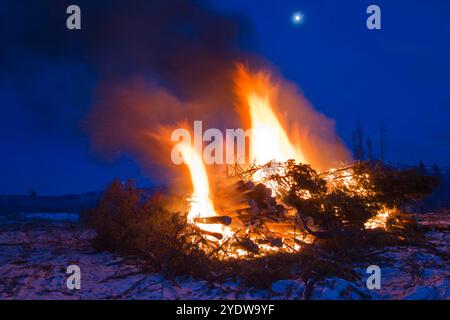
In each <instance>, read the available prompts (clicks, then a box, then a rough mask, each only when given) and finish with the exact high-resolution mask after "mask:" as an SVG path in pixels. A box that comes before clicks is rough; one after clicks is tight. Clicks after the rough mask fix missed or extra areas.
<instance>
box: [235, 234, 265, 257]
mask: <svg viewBox="0 0 450 320" xmlns="http://www.w3.org/2000/svg"><path fill="white" fill-rule="evenodd" d="M235 239H236V241H237V243H238V247H240V248H241V249H243V250H245V251H248V252H251V253H258V252H259V246H258V245H257V244H256V243H254V242H253V241H252V240H250V239H249V238H237V237H235Z"/></svg>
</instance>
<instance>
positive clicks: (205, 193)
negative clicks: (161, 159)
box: [177, 142, 224, 234]
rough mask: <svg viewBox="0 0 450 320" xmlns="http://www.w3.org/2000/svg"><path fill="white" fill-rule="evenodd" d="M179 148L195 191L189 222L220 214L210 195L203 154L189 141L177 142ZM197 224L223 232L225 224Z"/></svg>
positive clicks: (210, 229)
mask: <svg viewBox="0 0 450 320" xmlns="http://www.w3.org/2000/svg"><path fill="white" fill-rule="evenodd" d="M177 148H178V151H179V152H180V154H181V156H182V157H183V159H184V162H185V163H186V165H187V166H188V169H189V174H190V176H191V182H192V187H193V192H192V195H191V198H190V199H189V202H190V208H189V212H188V216H187V219H188V222H190V223H194V219H195V218H201V217H213V216H217V215H218V214H217V213H216V211H215V209H214V204H213V201H212V200H211V197H210V188H209V181H208V175H207V173H206V168H205V165H204V163H203V160H202V157H201V155H199V154H198V153H197V152H196V151H195V150H194V148H193V147H192V146H191V145H190V144H189V143H187V142H181V143H179V144H177ZM196 225H197V226H198V227H199V228H201V229H203V230H205V231H209V232H216V233H221V234H223V232H224V226H222V225H220V224H201V223H196Z"/></svg>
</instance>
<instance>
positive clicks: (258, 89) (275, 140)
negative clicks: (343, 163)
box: [236, 65, 307, 164]
mask: <svg viewBox="0 0 450 320" xmlns="http://www.w3.org/2000/svg"><path fill="white" fill-rule="evenodd" d="M236 93H237V95H238V97H239V98H240V101H239V104H238V106H237V108H238V110H237V111H238V113H239V115H240V116H241V117H243V120H244V122H246V123H247V124H248V125H249V126H250V127H251V129H252V131H251V134H250V159H249V160H250V161H254V162H256V164H266V163H267V162H269V161H272V160H275V161H277V162H285V161H287V160H290V159H294V160H296V161H297V162H301V163H306V162H307V159H306V157H305V154H304V152H303V150H302V148H301V145H300V143H299V141H298V139H296V141H295V142H296V143H293V142H292V139H291V137H290V134H291V135H292V134H293V133H294V134H298V132H289V133H290V134H288V132H287V131H286V125H284V126H283V124H282V121H281V119H280V117H279V114H277V110H280V108H279V106H278V105H277V104H278V101H277V95H278V87H277V85H276V84H275V83H272V81H271V79H270V74H269V73H266V72H262V71H260V72H256V73H251V72H249V71H248V70H247V69H246V68H245V67H244V66H243V65H238V67H237V73H236Z"/></svg>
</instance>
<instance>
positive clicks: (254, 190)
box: [194, 180, 302, 254]
mask: <svg viewBox="0 0 450 320" xmlns="http://www.w3.org/2000/svg"><path fill="white" fill-rule="evenodd" d="M234 188H235V192H238V193H239V194H240V195H241V196H242V198H243V199H244V202H245V204H244V205H243V206H242V208H240V209H237V210H233V211H232V212H227V213H224V215H220V216H213V217H201V218H196V219H195V220H194V221H195V222H196V223H204V224H218V223H220V224H223V225H225V226H229V227H230V228H231V230H233V232H234V234H233V237H232V238H233V239H231V241H229V243H228V246H230V245H231V246H233V247H236V248H239V249H241V250H244V251H247V252H249V253H253V254H257V253H258V252H260V250H261V249H262V248H264V250H267V249H268V248H269V247H272V248H274V249H280V248H282V247H284V248H292V250H293V247H294V245H295V243H296V241H298V239H296V238H298V237H299V236H300V235H301V234H302V230H300V227H299V225H298V223H297V221H296V218H295V216H296V215H295V212H293V211H290V210H288V208H286V207H285V206H283V205H282V204H279V203H277V200H276V198H275V197H273V196H272V190H271V189H269V188H267V187H266V186H265V185H264V184H262V183H259V184H255V183H253V182H252V181H247V182H246V181H243V180H240V181H238V182H237V183H236V184H235V185H234ZM206 234H207V235H209V236H213V237H215V238H216V239H219V240H220V239H222V235H220V234H216V233H214V234H213V233H210V232H207V233H206Z"/></svg>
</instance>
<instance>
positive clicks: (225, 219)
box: [194, 216, 232, 226]
mask: <svg viewBox="0 0 450 320" xmlns="http://www.w3.org/2000/svg"><path fill="white" fill-rule="evenodd" d="M231 221H232V219H231V217H229V216H214V217H200V218H194V222H195V223H204V224H217V223H218V224H223V225H226V226H229V225H230V224H231Z"/></svg>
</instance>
